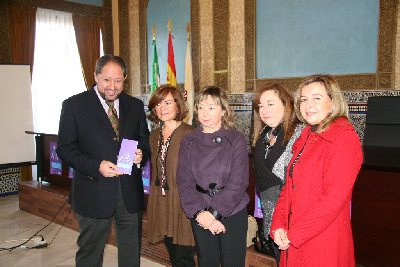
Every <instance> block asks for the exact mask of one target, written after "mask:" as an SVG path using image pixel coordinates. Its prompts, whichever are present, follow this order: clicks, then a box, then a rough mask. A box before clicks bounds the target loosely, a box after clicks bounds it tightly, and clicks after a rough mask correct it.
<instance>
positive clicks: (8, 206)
mask: <svg viewBox="0 0 400 267" xmlns="http://www.w3.org/2000/svg"><path fill="white" fill-rule="evenodd" d="M47 223H48V221H47V220H44V219H42V218H40V217H37V216H35V215H32V214H30V213H27V212H24V211H21V210H19V208H18V195H12V196H6V197H0V247H1V248H9V247H12V246H15V245H18V244H20V243H21V241H19V240H22V239H24V238H29V237H30V236H32V235H33V234H34V233H35V232H37V231H38V230H39V229H41V228H42V227H43V226H45V225H46V224H47ZM59 229H60V225H58V224H51V225H50V226H49V227H47V228H46V229H45V230H44V231H43V232H41V235H43V236H44V238H45V240H46V241H47V243H49V242H51V240H52V239H53V237H54V236H55V234H56V233H57V231H58V230H59ZM77 237H78V233H77V232H75V231H73V230H71V229H68V228H65V227H62V228H61V230H60V232H59V233H58V234H57V236H56V238H55V239H54V241H53V242H52V243H51V245H49V246H48V247H47V248H40V249H26V248H17V249H15V250H13V251H11V252H10V251H0V266H1V267H3V266H4V267H6V266H7V267H14V266H15V267H26V266H35V267H51V266H75V261H74V258H75V252H76V250H77V245H76V239H77ZM13 240H18V241H14V242H13ZM10 241H11V242H10ZM26 245H27V246H28V247H29V246H33V245H34V244H33V242H29V243H27V244H26ZM103 266H104V267H113V266H118V264H117V249H116V248H115V247H114V246H111V245H107V246H106V249H105V252H104V262H103ZM141 266H142V267H161V266H163V265H160V264H158V263H155V262H152V261H150V260H148V259H145V258H142V259H141Z"/></svg>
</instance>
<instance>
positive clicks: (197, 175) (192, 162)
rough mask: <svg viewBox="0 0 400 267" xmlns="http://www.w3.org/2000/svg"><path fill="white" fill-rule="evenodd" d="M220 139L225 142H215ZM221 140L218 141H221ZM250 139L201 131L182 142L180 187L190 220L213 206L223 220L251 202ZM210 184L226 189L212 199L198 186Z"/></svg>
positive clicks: (225, 132) (224, 131) (232, 131)
mask: <svg viewBox="0 0 400 267" xmlns="http://www.w3.org/2000/svg"><path fill="white" fill-rule="evenodd" d="M217 137H220V138H221V140H222V141H221V142H219V143H217V142H215V140H216V138H217ZM217 139H218V138H217ZM248 164H249V163H248V153H247V145H246V140H245V137H244V135H243V134H241V133H240V132H239V131H237V130H235V129H222V128H221V129H220V130H218V131H216V132H214V133H203V132H202V131H201V129H199V128H197V129H196V130H194V131H193V132H191V133H190V134H188V135H187V136H186V137H185V138H184V139H183V140H182V143H181V147H180V151H179V160H178V171H177V184H178V190H179V195H180V197H181V202H182V207H183V210H184V211H185V213H186V216H187V217H188V218H193V217H194V215H195V213H196V212H197V211H199V210H202V209H204V208H208V207H210V206H211V207H213V208H214V209H215V210H217V211H218V212H219V213H220V214H221V215H222V216H223V217H228V216H230V215H234V214H236V213H237V212H239V211H241V210H242V209H244V208H245V207H246V206H247V204H248V203H249V196H248V194H247V193H246V189H247V186H248V184H249V166H248ZM210 183H216V186H215V188H222V187H223V189H222V191H221V192H219V193H218V194H217V195H215V196H213V197H210V196H208V195H207V194H204V193H200V192H199V191H197V190H196V184H197V185H199V186H200V187H202V188H203V189H208V188H209V184H210Z"/></svg>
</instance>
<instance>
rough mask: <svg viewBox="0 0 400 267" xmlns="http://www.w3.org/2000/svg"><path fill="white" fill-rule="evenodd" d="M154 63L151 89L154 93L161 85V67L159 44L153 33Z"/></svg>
mask: <svg viewBox="0 0 400 267" xmlns="http://www.w3.org/2000/svg"><path fill="white" fill-rule="evenodd" d="M152 45H153V64H152V66H151V89H150V93H153V92H154V91H155V90H156V89H157V87H159V86H160V69H159V66H158V55H157V45H156V36H155V35H153V42H152Z"/></svg>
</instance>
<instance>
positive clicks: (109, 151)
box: [57, 55, 150, 267]
mask: <svg viewBox="0 0 400 267" xmlns="http://www.w3.org/2000/svg"><path fill="white" fill-rule="evenodd" d="M94 75H95V80H96V85H95V86H94V87H93V88H92V89H90V90H88V91H86V92H83V93H80V94H78V95H75V96H72V97H70V98H68V99H67V100H65V101H64V102H63V106H62V111H61V117H60V126H59V132H58V142H57V143H58V145H57V154H58V156H59V157H60V158H61V159H62V160H63V161H65V162H66V163H67V164H68V165H70V166H71V167H73V168H74V170H75V177H74V179H73V182H72V188H71V203H72V208H73V210H74V211H75V214H76V217H77V219H78V223H79V228H80V231H79V232H80V234H79V237H78V242H77V243H78V246H79V249H78V252H77V253H76V266H78V267H79V266H84V267H91V266H101V265H102V262H103V251H104V246H105V242H106V240H107V236H108V233H109V229H110V225H111V222H112V218H113V217H114V218H115V225H116V234H117V243H118V266H139V265H140V245H141V240H140V237H141V222H142V212H143V208H144V203H143V202H144V195H143V183H142V179H141V167H143V166H144V164H145V163H146V161H147V159H148V158H149V154H150V147H149V143H148V136H149V131H148V128H147V123H146V116H145V113H144V106H143V102H142V101H140V100H138V99H136V98H134V97H131V96H129V95H127V94H125V93H124V92H122V90H123V83H124V80H125V77H126V66H125V63H124V61H123V60H122V59H121V58H120V57H117V56H112V55H105V56H103V57H101V58H100V59H99V60H98V61H97V63H96V70H95V74H94ZM110 103H111V104H110ZM111 113H112V114H111ZM113 116H114V117H113ZM111 117H113V118H111ZM115 123H116V125H115ZM112 124H114V125H112ZM123 139H129V140H136V141H138V146H137V148H138V149H137V150H136V152H135V157H134V164H133V166H132V172H131V174H130V175H127V174H123V173H122V172H120V171H119V170H118V168H117V166H116V164H117V156H118V153H119V150H120V147H121V141H122V140H123Z"/></svg>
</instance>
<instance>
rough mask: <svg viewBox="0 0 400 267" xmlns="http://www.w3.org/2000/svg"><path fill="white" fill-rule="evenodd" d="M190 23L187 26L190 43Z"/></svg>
mask: <svg viewBox="0 0 400 267" xmlns="http://www.w3.org/2000/svg"><path fill="white" fill-rule="evenodd" d="M190 30H191V29H190V22H188V23H187V24H186V32H187V39H188V41H190Z"/></svg>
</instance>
